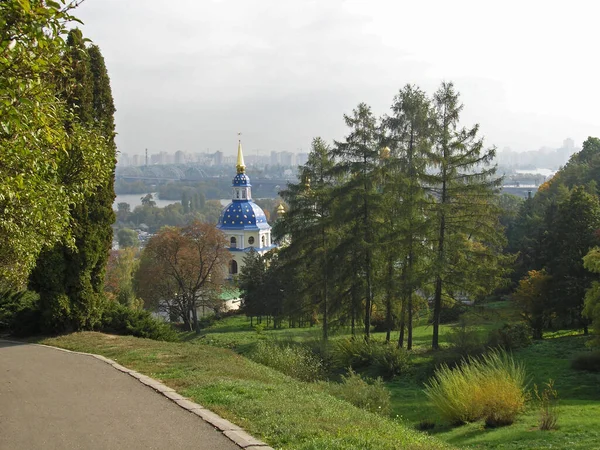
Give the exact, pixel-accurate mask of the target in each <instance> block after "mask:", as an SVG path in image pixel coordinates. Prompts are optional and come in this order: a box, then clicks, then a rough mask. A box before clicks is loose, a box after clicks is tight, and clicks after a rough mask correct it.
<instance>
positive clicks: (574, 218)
mask: <svg viewBox="0 0 600 450" xmlns="http://www.w3.org/2000/svg"><path fill="white" fill-rule="evenodd" d="M599 228H600V205H599V203H598V197H596V196H595V195H591V194H589V193H588V192H586V191H585V188H584V187H583V186H578V187H575V188H574V189H573V190H572V191H571V194H570V196H569V197H568V198H567V199H565V200H564V201H562V202H561V203H560V204H559V205H558V210H557V214H556V219H555V220H554V222H553V224H552V227H551V228H549V229H548V234H549V239H548V242H547V245H548V263H547V266H546V267H547V270H548V273H549V275H550V276H551V277H552V282H551V291H552V300H553V301H552V303H551V304H548V305H547V306H548V309H550V308H551V309H552V311H553V313H554V314H555V316H556V317H557V318H558V320H560V321H561V322H562V323H563V325H566V326H573V325H575V326H583V328H584V331H585V333H586V334H587V332H588V322H587V321H586V320H585V319H584V318H583V317H582V314H581V312H582V310H583V300H584V296H585V291H586V289H588V288H589V287H590V285H591V282H592V280H593V279H594V278H595V277H594V275H592V274H591V273H590V272H588V271H587V270H586V269H585V268H584V265H583V257H584V256H585V255H587V254H588V252H589V251H590V250H591V249H592V248H593V247H594V246H596V245H598V244H600V239H599V237H598V234H597V232H598V229H599Z"/></svg>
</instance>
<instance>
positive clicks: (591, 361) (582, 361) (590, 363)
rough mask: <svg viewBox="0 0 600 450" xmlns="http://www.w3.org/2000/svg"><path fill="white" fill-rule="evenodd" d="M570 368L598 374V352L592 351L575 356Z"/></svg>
mask: <svg viewBox="0 0 600 450" xmlns="http://www.w3.org/2000/svg"><path fill="white" fill-rule="evenodd" d="M571 367H572V368H573V369H575V370H587V371H588V372H600V350H594V351H590V352H585V353H581V354H579V355H577V356H576V357H575V358H574V359H573V360H572V361H571Z"/></svg>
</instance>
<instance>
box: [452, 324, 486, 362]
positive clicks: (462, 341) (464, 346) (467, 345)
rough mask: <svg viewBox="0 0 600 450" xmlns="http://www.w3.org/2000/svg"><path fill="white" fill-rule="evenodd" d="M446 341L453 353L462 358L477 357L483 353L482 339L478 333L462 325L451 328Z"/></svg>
mask: <svg viewBox="0 0 600 450" xmlns="http://www.w3.org/2000/svg"><path fill="white" fill-rule="evenodd" d="M447 339H448V342H449V343H450V345H451V346H452V349H453V351H454V352H455V353H458V354H459V355H462V356H470V355H478V354H480V353H482V352H483V350H484V346H483V338H482V337H481V335H480V333H479V332H478V331H477V330H476V329H475V328H472V327H469V326H466V325H465V324H464V323H463V324H460V325H458V326H455V327H453V328H452V329H451V330H450V332H449V333H448V334H447Z"/></svg>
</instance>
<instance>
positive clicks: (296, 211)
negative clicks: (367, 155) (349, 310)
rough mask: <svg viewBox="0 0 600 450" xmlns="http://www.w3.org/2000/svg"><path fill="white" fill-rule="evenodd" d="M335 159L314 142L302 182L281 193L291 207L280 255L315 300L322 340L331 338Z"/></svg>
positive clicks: (281, 228)
mask: <svg viewBox="0 0 600 450" xmlns="http://www.w3.org/2000/svg"><path fill="white" fill-rule="evenodd" d="M332 168H333V159H332V157H331V151H330V148H329V146H328V145H327V144H326V143H325V141H323V139H321V138H315V139H313V141H312V147H311V152H310V154H309V156H308V161H307V162H306V164H305V165H304V166H303V167H302V168H301V171H302V180H300V182H299V183H297V184H294V183H290V184H288V186H287V189H286V190H285V191H283V192H281V196H282V198H283V199H284V200H285V201H286V202H287V204H288V205H289V209H288V211H287V212H286V214H285V215H284V216H283V218H282V219H281V220H280V221H278V222H277V224H276V228H275V234H276V235H277V236H278V238H282V237H283V236H284V235H287V236H289V238H290V243H289V245H288V246H286V247H284V248H283V249H282V251H281V254H280V261H281V262H282V264H284V265H285V264H287V265H293V266H294V267H295V271H296V272H297V273H298V274H299V276H301V277H302V281H303V283H302V286H303V289H302V291H303V294H304V295H307V296H309V297H311V298H312V299H313V304H314V305H315V306H316V307H317V308H318V310H320V313H321V317H322V318H323V339H324V340H327V339H328V333H329V318H330V315H331V310H332V306H333V305H332V304H331V284H332V279H331V271H332V268H333V266H332V254H331V252H332V249H331V248H332V245H333V244H332V241H333V237H332V235H333V234H334V229H333V226H332V211H331V210H332V202H333V200H332V187H333V179H332V176H331V170H332Z"/></svg>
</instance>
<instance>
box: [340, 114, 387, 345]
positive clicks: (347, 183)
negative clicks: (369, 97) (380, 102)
mask: <svg viewBox="0 0 600 450" xmlns="http://www.w3.org/2000/svg"><path fill="white" fill-rule="evenodd" d="M344 121H345V122H346V125H347V126H348V127H349V128H350V133H349V134H348V136H347V137H346V139H345V140H344V141H341V142H336V143H335V146H334V148H333V150H332V154H333V156H334V157H336V159H337V160H336V162H337V164H336V167H335V170H334V173H336V174H338V175H339V176H342V177H344V178H343V182H342V183H341V184H340V185H339V187H337V188H336V190H335V192H334V194H333V195H334V196H336V197H338V202H339V203H338V206H337V207H336V211H337V217H336V219H335V220H336V221H337V222H338V223H341V224H344V225H345V226H346V227H347V229H348V230H353V231H354V232H353V233H352V234H350V233H345V234H344V235H343V236H341V240H342V242H341V243H340V244H339V245H341V246H343V247H345V248H346V249H350V248H351V249H352V250H350V251H354V252H356V253H357V254H358V255H360V256H359V258H360V259H361V265H360V269H359V276H364V279H365V286H364V289H365V292H364V300H365V309H364V327H365V339H366V340H369V338H370V336H371V313H372V309H373V306H374V298H375V284H374V268H375V263H374V253H375V251H376V248H375V229H376V226H377V225H376V221H377V218H378V217H380V216H379V215H378V213H379V212H380V211H379V208H380V207H381V202H380V201H379V200H380V199H379V193H378V191H377V187H378V183H377V182H378V180H379V168H380V141H381V139H380V133H379V130H378V128H377V120H376V119H375V117H374V116H373V113H372V112H371V108H370V107H369V106H367V105H366V104H364V103H361V104H359V105H358V107H357V108H356V109H354V110H353V111H352V114H351V115H344ZM345 269H347V268H345ZM346 275H347V277H356V276H357V273H356V272H355V271H352V272H349V271H347V272H346Z"/></svg>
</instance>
